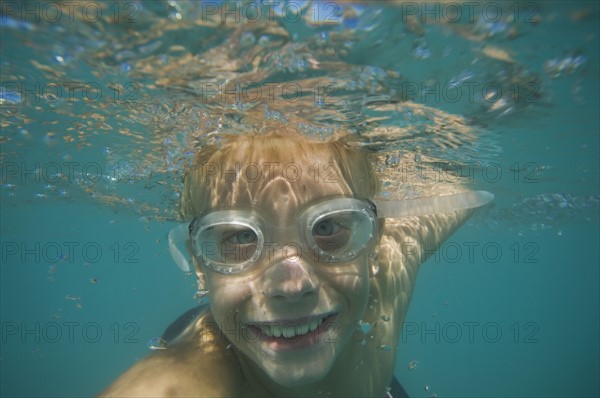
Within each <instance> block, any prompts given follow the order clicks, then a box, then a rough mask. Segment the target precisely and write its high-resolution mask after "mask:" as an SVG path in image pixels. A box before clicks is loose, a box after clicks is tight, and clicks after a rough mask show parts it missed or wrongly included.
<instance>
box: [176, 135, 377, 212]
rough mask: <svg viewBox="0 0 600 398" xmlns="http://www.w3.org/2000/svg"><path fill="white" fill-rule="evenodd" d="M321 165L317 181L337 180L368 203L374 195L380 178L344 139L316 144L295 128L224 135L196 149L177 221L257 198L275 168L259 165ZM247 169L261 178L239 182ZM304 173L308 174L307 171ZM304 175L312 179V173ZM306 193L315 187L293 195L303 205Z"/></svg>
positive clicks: (341, 187) (298, 188) (366, 156)
mask: <svg viewBox="0 0 600 398" xmlns="http://www.w3.org/2000/svg"><path fill="white" fill-rule="evenodd" d="M322 162H326V163H327V165H326V168H327V170H322V169H321V170H320V172H321V173H322V175H321V176H320V177H319V178H320V179H321V181H320V182H322V183H324V184H325V183H328V181H327V176H328V175H329V176H331V175H333V176H335V177H336V179H335V181H334V180H332V181H329V182H333V183H336V184H339V193H340V195H351V196H354V197H356V198H359V199H371V198H373V197H374V196H375V195H376V194H377V193H378V191H379V179H378V178H377V175H376V172H375V169H374V158H373V157H372V155H371V154H370V153H368V152H366V151H363V150H360V149H359V148H354V147H351V146H349V145H348V144H347V143H346V142H345V141H344V140H343V139H334V140H331V141H329V142H323V141H316V140H312V139H310V138H309V137H307V136H306V135H304V134H303V133H302V132H299V131H297V130H295V129H291V128H286V127H282V126H278V128H277V129H273V130H271V131H268V132H260V133H251V134H247V135H233V134H232V135H228V136H224V137H223V139H222V141H221V142H220V143H219V145H218V146H217V145H209V146H205V147H203V148H202V149H201V150H200V151H198V153H197V154H196V157H195V160H194V166H193V167H191V168H190V169H189V170H188V171H187V173H186V174H185V177H184V188H183V192H182V195H181V201H180V207H179V215H180V218H181V219H183V220H191V219H192V218H194V217H195V216H197V215H198V214H200V213H201V212H203V211H205V210H207V209H212V208H215V207H219V206H234V205H235V203H236V202H237V201H238V200H240V199H242V198H246V199H248V197H249V196H250V197H252V198H255V197H256V195H257V194H258V193H260V192H261V191H263V190H264V189H265V188H266V187H267V186H268V184H269V182H270V181H272V179H273V176H272V175H269V173H271V174H272V171H273V169H272V168H271V169H270V170H269V167H262V168H261V167H260V165H261V164H262V165H263V166H264V165H265V164H267V165H273V164H279V165H281V164H291V163H293V164H296V165H304V166H305V167H310V166H312V165H315V164H316V167H320V166H323V164H322ZM247 165H256V166H253V168H252V171H253V172H256V171H257V170H258V171H259V172H260V173H262V175H260V176H256V175H254V176H253V177H256V178H252V179H249V178H241V177H240V174H241V173H240V171H241V170H243V168H244V166H247ZM236 170H237V176H236V175H235V171H236ZM303 170H304V172H306V168H303ZM232 172H233V174H232ZM227 173H229V174H227ZM305 177H306V178H307V179H308V178H313V177H314V175H311V176H305ZM338 177H339V178H338ZM304 181H305V182H307V180H304ZM307 189H310V190H311V192H312V194H315V193H318V192H315V190H318V189H319V186H318V185H317V184H310V186H307V185H306V184H303V182H302V181H299V182H298V183H297V184H296V189H295V192H294V194H295V195H297V196H298V198H297V199H298V200H299V201H301V202H302V201H303V200H302V199H303V198H302V196H303V192H304V193H306V192H305V191H306V190H307ZM254 200H256V199H254Z"/></svg>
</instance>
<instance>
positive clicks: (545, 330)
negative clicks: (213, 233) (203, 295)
mask: <svg viewBox="0 0 600 398" xmlns="http://www.w3.org/2000/svg"><path fill="white" fill-rule="evenodd" d="M28 4H29V5H28V6H27V7H30V8H28V10H29V12H28V13H22V11H23V10H25V8H24V7H26V6H25V5H24V3H20V2H3V3H2V9H1V12H2V14H1V15H0V18H1V19H0V29H1V31H0V33H1V36H0V37H1V50H0V51H1V53H0V55H1V60H0V62H1V67H2V69H1V72H0V78H1V83H2V85H1V90H0V116H1V117H2V120H1V124H0V127H1V138H0V144H1V146H2V148H1V160H2V173H1V178H2V181H1V183H2V189H1V195H0V198H1V200H2V217H1V223H0V231H1V233H2V262H1V268H0V287H1V299H2V300H1V302H0V309H1V322H2V329H1V337H2V342H1V352H0V371H1V373H0V375H1V383H0V395H2V396H89V395H93V394H94V393H97V392H98V391H100V390H101V389H102V388H103V387H105V386H106V385H107V384H108V383H109V382H110V381H112V380H113V379H114V378H115V377H116V376H117V375H119V374H120V373H121V372H122V371H123V370H124V369H126V368H127V367H129V366H130V365H131V364H132V363H133V362H134V361H135V360H136V359H139V358H141V357H143V356H145V355H147V354H148V353H149V352H150V350H149V349H148V345H147V344H148V342H150V341H155V340H153V339H156V338H157V336H159V335H160V334H161V332H162V331H163V330H164V328H165V327H166V326H167V325H168V324H169V322H170V321H172V320H173V319H175V318H176V317H177V316H178V315H179V314H181V313H182V312H184V311H185V310H187V309H188V308H190V307H192V306H194V305H195V304H196V303H197V300H195V299H194V296H195V294H196V291H197V286H196V284H195V280H194V277H192V276H190V275H184V274H182V273H181V271H179V269H178V268H177V267H176V266H174V264H173V263H172V261H171V259H170V256H169V254H168V252H167V239H166V234H167V232H168V230H169V229H170V228H171V227H172V226H173V225H174V220H175V211H174V210H175V203H177V198H178V194H177V192H178V188H179V187H180V174H179V173H178V171H179V170H181V169H182V168H185V167H186V166H187V164H188V163H189V159H190V157H191V156H192V155H193V153H194V151H193V150H192V149H191V148H197V147H200V146H202V145H204V144H205V143H208V142H211V143H212V142H214V143H218V142H219V134H220V132H222V131H225V130H227V129H231V128H233V129H235V130H236V131H239V133H240V134H244V133H245V132H246V131H249V130H250V128H249V127H248V126H249V125H250V124H252V122H253V121H256V120H276V121H279V122H281V123H293V124H297V125H298V126H299V128H301V129H302V131H304V132H305V133H306V134H308V135H311V136H312V137H314V138H316V139H327V137H329V136H331V135H332V134H334V133H335V129H336V128H338V127H339V126H343V127H344V128H346V129H347V130H349V131H350V132H352V133H353V134H356V135H358V136H360V137H362V138H363V140H362V142H363V144H362V145H365V146H368V147H369V148H370V149H372V150H376V151H378V153H380V154H381V159H380V164H379V165H378V167H379V170H380V171H381V173H382V176H383V185H384V188H385V192H383V193H382V195H383V196H386V197H394V196H397V195H404V196H408V197H410V196H419V195H422V194H423V192H424V191H425V190H426V187H427V183H428V182H431V181H432V179H443V180H444V181H461V182H463V183H465V184H468V185H469V186H470V187H471V188H473V189H485V190H488V191H490V192H493V193H494V194H495V195H496V200H495V202H494V205H493V206H492V207H490V208H488V209H485V210H484V211H481V212H479V213H478V214H477V215H476V216H475V217H473V218H472V219H471V220H470V221H469V222H468V223H467V224H466V225H465V226H464V227H463V228H462V229H460V230H459V231H458V232H457V233H456V234H455V235H453V236H452V237H451V239H450V240H449V241H448V242H446V243H445V244H444V245H443V246H442V247H441V248H440V250H439V251H438V252H437V254H436V255H434V256H433V257H432V258H431V259H430V260H429V261H428V262H427V263H426V264H425V265H424V266H423V267H422V268H421V271H420V274H419V277H418V280H417V285H416V290H415V295H414V298H413V302H412V304H411V307H410V310H409V313H408V316H407V319H406V322H405V325H404V330H403V337H402V339H401V341H400V342H399V354H398V360H397V370H396V375H397V377H398V378H399V379H400V380H401V382H402V384H403V385H404V387H405V389H406V390H407V391H408V392H409V394H410V395H411V396H432V395H433V394H437V396H440V397H441V396H532V397H533V396H535V397H550V396H564V397H569V396H572V397H575V396H577V397H581V396H585V397H588V396H589V397H592V396H598V395H599V394H600V389H599V385H598V380H599V377H598V374H599V373H600V365H599V359H598V358H599V357H600V348H599V344H598V340H599V339H598V337H599V315H598V314H599V313H600V311H599V308H598V306H599V305H598V303H599V289H598V284H599V283H598V281H599V275H598V263H599V261H598V260H599V258H598V257H599V255H598V201H599V196H598V194H599V192H598V191H599V190H598V181H599V179H598V163H599V156H598V135H599V134H598V132H599V125H600V123H599V118H598V111H597V110H598V107H599V101H598V92H599V84H598V78H599V68H598V60H599V57H598V55H599V54H598V48H599V45H598V34H599V31H598V22H599V15H600V10H599V8H598V5H597V4H596V3H595V2H566V1H563V2H527V3H522V2H518V3H517V2H502V3H493V2H492V3H490V4H491V5H490V6H489V8H487V9H486V12H485V13H482V10H481V9H479V8H476V9H472V11H473V13H472V14H469V13H468V12H467V11H468V6H467V5H466V3H465V4H461V3H455V4H459V6H460V7H459V8H456V7H455V8H454V9H453V8H451V7H449V6H444V5H440V4H438V3H433V5H432V4H430V5H428V6H431V7H433V8H432V10H433V11H431V12H430V13H429V14H427V15H428V17H427V18H426V20H425V19H424V20H421V16H422V14H421V13H420V11H419V10H421V11H422V8H421V7H425V5H423V4H422V3H406V4H404V5H403V6H401V5H397V6H395V7H392V6H388V7H386V8H383V7H382V6H381V5H373V4H372V5H369V6H358V5H352V6H350V5H349V6H342V5H340V4H337V5H339V6H340V7H339V10H337V11H336V9H335V7H334V6H336V4H335V3H328V2H321V3H318V6H313V7H312V8H307V9H305V10H304V11H303V12H304V15H307V17H305V18H297V17H296V16H295V14H293V13H292V12H291V11H292V10H295V9H297V7H296V6H300V5H302V4H305V3H299V2H288V3H285V4H284V3H282V4H284V5H280V6H279V7H272V6H270V5H268V4H266V5H265V7H267V8H266V10H265V9H262V10H263V11H265V12H266V13H263V14H261V15H260V17H259V15H257V14H252V12H255V13H256V12H258V11H257V10H258V8H256V7H253V6H246V8H239V9H238V11H237V12H238V14H239V17H240V19H239V21H236V20H235V19H229V20H227V21H226V23H225V24H221V23H220V22H221V21H220V18H221V17H220V14H219V13H216V14H215V13H213V11H212V10H214V8H210V7H212V6H215V7H216V9H217V10H218V9H219V7H221V3H220V2H204V3H200V2H174V1H169V2H161V1H153V2H144V3H142V2H127V1H125V2H113V3H95V2H89V3H87V4H88V8H86V10H87V11H85V12H84V11H83V9H82V8H76V9H73V10H72V13H73V18H70V14H69V13H68V7H67V6H66V5H64V4H63V5H62V7H61V6H60V5H58V3H49V2H29V3H28ZM435 4H438V5H437V6H436V5H435ZM413 6H417V8H416V9H415V8H413ZM496 6H500V8H497V7H496ZM56 7H61V8H59V10H60V11H61V13H60V14H58V13H57V12H56V11H57V8H56ZM207 7H208V8H207ZM269 7H272V8H271V11H272V15H273V17H272V18H271V17H269V15H271V14H269V13H268V11H269ZM294 7H296V8H294ZM436 7H437V8H436ZM496 9H501V10H502V11H503V17H502V18H495V17H494V14H493V11H494V10H496ZM457 10H461V11H462V14H461V16H460V18H458V17H457V15H456V12H457ZM98 13H100V14H101V15H102V17H100V14H98ZM233 15H235V13H234V14H233ZM253 19H257V20H258V22H252V20H253ZM300 110H302V112H300ZM365 139H368V142H367V143H365ZM407 160H411V161H412V162H413V163H412V164H414V165H415V166H414V167H412V168H410V169H408V168H404V165H405V164H407ZM432 162H435V164H436V170H438V172H437V174H435V175H431V174H430V173H422V174H419V173H421V171H422V170H424V169H423V168H420V167H419V166H420V165H424V164H427V165H431V163H432ZM407 174H411V175H414V174H416V175H419V177H420V178H421V179H422V181H423V185H422V186H420V185H410V186H408V185H407V184H405V183H404V182H405V180H404V179H403V176H404V177H405V176H406V175H407ZM365 344H368V342H367V341H365ZM382 349H383V350H384V351H387V350H389V349H391V347H387V346H386V347H384V348H382ZM415 364H418V365H417V366H414V365H415ZM357 368H358V369H360V367H357ZM33 380H35V382H33Z"/></svg>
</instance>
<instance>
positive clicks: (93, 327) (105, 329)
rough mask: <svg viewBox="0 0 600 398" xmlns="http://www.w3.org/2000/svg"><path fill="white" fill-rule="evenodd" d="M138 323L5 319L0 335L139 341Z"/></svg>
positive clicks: (11, 339)
mask: <svg viewBox="0 0 600 398" xmlns="http://www.w3.org/2000/svg"><path fill="white" fill-rule="evenodd" d="M139 330H140V328H139V326H138V324H137V323H135V322H123V323H120V322H113V323H111V324H109V325H102V324H100V323H98V322H84V323H81V322H74V321H65V322H54V321H52V322H22V321H21V322H17V321H10V322H2V326H1V327H0V339H1V341H2V344H6V343H21V344H26V343H49V344H52V343H98V342H100V341H106V340H108V341H112V342H113V343H124V344H135V343H139V342H140V341H139V339H138V338H137V334H138V333H139Z"/></svg>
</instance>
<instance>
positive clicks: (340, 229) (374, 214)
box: [168, 191, 494, 274]
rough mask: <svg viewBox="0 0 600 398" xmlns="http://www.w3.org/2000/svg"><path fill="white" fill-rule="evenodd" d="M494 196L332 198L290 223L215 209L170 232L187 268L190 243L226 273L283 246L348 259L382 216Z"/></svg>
mask: <svg viewBox="0 0 600 398" xmlns="http://www.w3.org/2000/svg"><path fill="white" fill-rule="evenodd" d="M493 198H494V195H492V194H491V193H489V192H485V191H468V192H462V193H458V194H453V195H446V196H439V197H431V198H418V199H409V200H401V201H385V200H376V201H375V202H371V201H368V200H359V199H356V198H349V197H338V198H329V199H326V200H324V201H320V202H317V203H314V204H311V205H310V206H309V207H304V208H301V209H300V210H299V212H298V213H297V214H296V217H295V218H294V222H292V223H291V224H290V225H288V226H280V225H277V222H273V220H270V219H269V217H268V215H266V214H262V213H261V212H260V211H258V210H256V209H235V210H219V209H215V210H210V211H208V212H207V213H203V214H201V215H199V216H198V217H196V218H194V219H193V220H192V222H191V223H190V224H180V225H178V226H176V227H174V228H173V229H172V230H171V231H170V232H169V237H168V241H169V250H170V252H171V256H172V258H173V260H174V261H175V263H176V264H177V265H178V266H179V268H181V269H182V270H183V271H185V272H190V270H191V267H190V261H189V260H188V259H187V258H186V256H185V255H184V254H183V253H185V252H186V251H185V249H184V248H183V246H185V244H188V245H189V248H190V249H191V252H192V253H193V255H194V256H196V257H197V258H198V259H199V260H200V261H201V263H202V264H204V265H205V266H206V267H208V268H209V269H211V270H213V271H216V272H220V273H223V274H237V273H240V272H243V271H245V270H247V269H248V268H250V267H252V266H253V265H255V264H256V263H258V262H260V261H261V260H263V259H264V258H266V257H267V258H268V257H269V256H270V257H272V256H274V255H275V253H276V252H277V253H280V251H283V252H290V251H293V253H294V256H310V257H309V258H310V259H311V260H312V261H314V262H317V263H344V262H347V261H350V260H352V259H354V258H356V257H357V256H358V255H359V254H360V253H361V252H362V250H363V249H364V248H365V247H367V246H368V245H369V243H370V242H371V240H372V238H373V237H374V236H376V235H377V225H378V223H377V218H399V217H407V216H421V215H428V214H435V213H444V212H450V211H456V210H465V209H471V208H476V207H480V206H483V205H485V204H487V203H489V202H490V201H492V200H493ZM298 237H300V240H299V241H298ZM290 238H292V239H290ZM284 242H285V243H284Z"/></svg>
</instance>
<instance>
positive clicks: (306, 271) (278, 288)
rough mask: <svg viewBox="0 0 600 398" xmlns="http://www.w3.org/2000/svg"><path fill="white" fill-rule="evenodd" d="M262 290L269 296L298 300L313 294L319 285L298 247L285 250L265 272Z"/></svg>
mask: <svg viewBox="0 0 600 398" xmlns="http://www.w3.org/2000/svg"><path fill="white" fill-rule="evenodd" d="M265 276H266V278H265V282H266V286H265V289H264V292H265V294H266V295H267V296H269V297H276V298H284V299H286V300H288V301H299V300H301V299H303V298H305V297H307V296H311V295H314V294H315V293H316V291H317V289H318V287H319V283H318V279H317V276H316V275H315V274H314V272H313V270H312V266H311V265H310V263H309V262H308V261H306V259H303V258H302V256H301V254H300V251H299V248H294V249H290V250H287V251H286V252H285V255H284V256H283V257H282V258H280V259H279V261H276V262H275V263H274V264H273V265H271V267H269V269H268V270H267V271H266V273H265Z"/></svg>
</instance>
